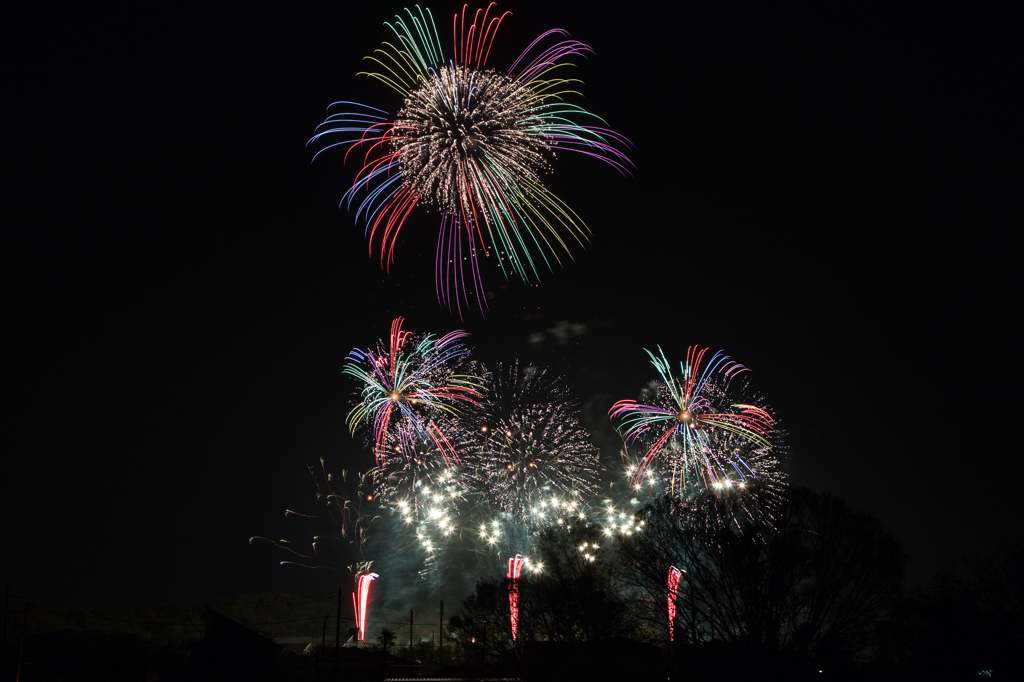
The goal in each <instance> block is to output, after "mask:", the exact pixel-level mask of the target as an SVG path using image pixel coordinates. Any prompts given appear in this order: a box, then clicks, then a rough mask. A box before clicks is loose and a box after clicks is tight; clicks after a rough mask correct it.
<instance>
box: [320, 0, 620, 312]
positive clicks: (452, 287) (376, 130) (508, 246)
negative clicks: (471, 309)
mask: <svg viewBox="0 0 1024 682" xmlns="http://www.w3.org/2000/svg"><path fill="white" fill-rule="evenodd" d="M494 6H495V3H491V4H490V5H488V6H487V8H486V9H481V10H477V11H476V12H475V14H472V15H470V14H467V12H466V8H465V7H464V8H463V12H462V15H461V17H460V16H459V15H455V17H454V22H453V41H452V46H453V51H452V55H451V56H446V54H445V49H444V48H442V45H441V39H440V37H439V35H438V32H437V27H436V25H435V23H434V19H433V16H432V15H431V13H430V11H429V10H422V9H420V8H419V7H417V8H416V10H415V11H413V10H410V9H406V10H405V16H402V15H397V16H396V17H395V21H394V23H386V24H385V25H386V26H387V27H388V28H389V29H390V30H391V32H392V33H393V34H394V36H395V38H396V39H397V42H394V43H392V42H385V43H384V44H383V45H382V47H381V48H380V49H378V50H377V51H375V52H374V54H373V55H372V56H370V57H368V58H367V59H369V60H370V61H371V62H373V63H374V66H375V68H376V70H374V71H370V72H367V73H366V74H365V75H367V76H369V77H370V78H372V79H375V80H377V81H380V82H382V83H384V84H385V85H387V86H388V87H390V88H392V89H393V90H394V91H395V92H397V93H398V94H399V95H400V96H401V98H402V101H401V105H400V106H399V107H398V113H397V114H396V115H395V116H394V117H392V116H390V115H389V114H388V112H385V111H383V110H380V109H376V108H374V107H369V106H366V105H362V104H355V103H353V102H336V103H335V104H336V105H340V106H341V107H342V108H343V110H341V111H338V112H337V113H332V114H331V115H330V116H328V118H327V120H325V121H324V122H323V123H322V124H320V126H318V127H317V130H316V133H315V134H314V136H313V138H312V139H311V140H310V143H320V142H324V143H326V144H324V146H323V148H322V149H320V150H319V151H318V152H317V154H318V155H319V154H320V153H321V152H322V151H324V150H326V149H330V148H333V147H338V146H344V147H348V150H347V152H346V154H345V157H346V159H347V158H348V155H349V154H351V153H352V152H353V151H355V152H356V155H357V156H358V157H360V158H361V159H362V162H363V168H362V169H361V170H360V171H359V173H358V174H357V175H356V178H355V181H354V182H353V185H352V187H351V188H350V189H349V190H348V191H347V192H346V193H345V197H344V199H343V203H347V205H348V206H349V208H351V207H352V204H353V202H354V201H355V200H356V197H357V195H362V196H363V198H362V200H361V201H360V202H359V205H358V208H357V209H356V220H357V222H358V221H360V220H365V221H366V229H367V232H368V233H369V236H370V249H371V252H372V250H373V248H374V244H375V243H379V244H380V257H381V265H382V266H383V265H385V264H387V265H388V266H390V264H391V263H392V262H393V260H394V249H395V242H396V240H397V239H398V235H399V232H400V230H401V228H402V225H403V224H404V223H405V220H406V218H407V217H408V216H409V214H410V213H411V212H412V211H413V210H414V209H415V208H416V206H417V205H418V204H426V205H428V206H431V207H433V208H434V209H435V210H436V211H437V212H438V213H440V231H439V234H438V241H437V254H436V266H435V278H436V282H437V295H438V300H439V301H440V302H441V303H442V305H444V306H445V307H447V308H448V309H450V310H451V309H458V311H459V313H460V314H461V313H462V308H463V306H468V305H469V304H470V296H474V297H475V302H476V306H477V307H478V308H479V309H480V312H481V314H482V313H483V310H484V306H485V305H486V302H485V297H484V296H483V295H482V294H483V291H482V287H483V283H482V278H481V272H480V262H479V261H480V259H481V258H482V257H492V258H494V259H495V260H496V261H497V263H498V265H499V266H500V268H501V270H502V272H503V273H504V275H505V276H506V277H510V276H516V277H519V278H520V279H522V280H523V281H524V282H528V283H536V282H538V281H539V277H540V273H541V272H542V271H544V270H550V269H552V267H553V265H554V264H556V263H557V264H561V262H562V259H563V258H564V257H571V253H570V246H571V245H572V244H573V243H575V244H577V245H580V246H582V245H583V244H584V243H585V242H586V241H587V239H588V234H589V230H588V228H587V227H586V225H585V224H584V222H583V221H582V220H581V219H580V218H579V216H577V215H576V214H575V213H574V212H573V211H572V209H570V208H569V207H568V206H567V205H566V204H565V203H564V202H562V201H561V200H560V199H558V198H557V197H556V196H555V195H553V194H552V193H551V192H549V191H548V190H547V189H546V188H545V186H544V184H543V182H542V175H543V174H544V173H545V172H547V171H548V170H550V162H551V161H552V160H553V159H554V158H555V152H556V150H564V151H571V152H574V153H579V154H583V155H586V156H589V157H593V158H596V159H598V160H600V161H604V162H605V163H607V164H609V165H611V166H613V167H614V168H616V169H617V170H619V171H620V172H621V173H623V174H628V173H629V170H628V167H629V166H630V165H631V163H630V161H629V159H628V158H627V157H626V155H625V153H624V152H623V151H622V150H623V149H625V148H627V147H628V146H629V143H628V141H627V140H626V139H625V138H624V137H622V136H621V135H619V134H617V133H615V132H613V131H611V130H609V129H608V128H607V127H606V124H605V122H604V121H602V120H601V119H600V118H598V117H596V116H594V115H593V114H591V113H589V112H587V111H586V110H584V109H583V108H581V107H580V106H578V105H576V104H573V103H572V102H571V99H572V98H573V97H575V96H577V95H578V94H579V93H578V91H577V88H578V87H579V81H578V80H576V79H570V78H564V77H562V75H561V74H562V73H563V71H564V69H565V68H566V67H568V66H571V64H572V61H571V60H572V59H573V58H575V57H581V56H585V55H586V54H587V53H590V52H592V50H591V48H590V47H589V46H587V45H585V44H583V43H581V42H579V41H576V40H572V39H571V38H570V37H569V34H568V33H567V32H565V31H563V30H562V29H553V30H550V31H547V32H545V33H543V34H542V35H541V36H540V37H538V38H537V39H536V40H534V41H533V42H532V43H531V44H530V45H529V46H528V47H527V48H526V50H525V51H524V52H523V53H522V54H521V55H520V56H519V58H518V59H517V60H516V61H515V62H514V63H513V64H512V66H511V67H510V68H509V69H508V70H507V71H499V70H495V69H491V68H488V67H487V59H488V56H489V55H490V52H491V46H492V44H493V42H494V37H495V34H496V33H497V30H498V28H499V26H500V25H501V23H502V22H503V21H504V20H505V19H506V18H507V17H508V16H509V15H510V14H511V13H510V12H505V13H504V14H502V15H500V16H497V15H496V14H495V15H492V11H494ZM333 106H334V105H332V107H333ZM314 158H315V156H314Z"/></svg>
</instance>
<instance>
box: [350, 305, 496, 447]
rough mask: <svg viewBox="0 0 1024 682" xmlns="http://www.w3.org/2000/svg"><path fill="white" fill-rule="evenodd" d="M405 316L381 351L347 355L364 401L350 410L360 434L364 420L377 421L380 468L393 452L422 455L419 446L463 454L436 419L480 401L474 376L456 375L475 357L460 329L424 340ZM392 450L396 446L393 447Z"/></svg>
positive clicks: (353, 425) (352, 423)
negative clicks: (461, 405)
mask: <svg viewBox="0 0 1024 682" xmlns="http://www.w3.org/2000/svg"><path fill="white" fill-rule="evenodd" d="M403 321H404V319H403V318H401V317H399V318H396V319H395V320H394V322H392V324H391V337H390V340H389V343H388V344H387V345H386V346H385V345H384V344H378V346H377V349H376V350H372V349H370V350H360V349H358V348H356V349H353V350H352V352H351V353H349V355H348V357H347V358H346V363H345V368H344V369H343V370H342V372H343V373H344V374H348V375H349V376H352V377H355V378H356V379H357V380H358V381H359V382H360V383H361V384H362V386H363V388H362V390H361V392H360V398H361V401H360V402H359V404H357V405H356V406H355V407H354V408H353V409H352V411H351V412H349V414H348V418H347V423H348V426H349V429H350V430H351V431H352V433H353V434H354V433H355V431H356V430H357V429H358V428H359V426H360V425H361V424H363V423H367V424H368V423H371V422H372V424H373V439H374V454H375V455H376V458H377V466H378V467H381V466H384V465H385V463H386V460H387V458H388V456H389V452H390V453H393V454H399V455H401V456H403V457H404V459H405V460H407V461H408V460H409V459H410V458H415V457H416V456H417V447H418V446H417V444H418V443H429V444H432V445H433V446H434V448H435V451H436V452H438V453H440V455H441V456H442V457H443V458H444V459H445V460H446V463H448V462H449V459H448V458H452V459H453V460H454V461H456V462H457V461H458V458H459V457H458V454H457V453H456V452H455V450H454V449H453V448H452V447H451V445H450V443H449V442H448V439H447V437H446V436H445V434H444V432H443V431H442V430H441V428H440V427H439V426H438V425H437V423H436V422H435V421H434V418H436V417H438V416H441V415H448V416H453V415H455V414H457V413H458V410H457V408H456V406H457V405H458V404H459V403H468V404H476V400H475V399H476V398H478V397H479V396H480V393H479V391H478V388H477V382H476V380H475V378H474V377H472V376H467V375H461V374H456V373H455V367H457V366H458V363H459V362H460V361H461V360H463V359H464V358H466V356H468V355H469V351H468V350H467V349H466V347H465V346H464V345H463V344H462V342H461V341H460V339H462V338H464V337H466V336H468V334H466V332H462V331H456V332H452V333H450V334H447V335H445V336H442V337H441V338H437V337H435V336H434V335H433V334H427V335H426V336H423V337H422V338H420V339H419V340H414V339H412V338H411V336H412V333H411V332H408V331H405V330H403V329H402V322H403ZM389 448H390V450H389Z"/></svg>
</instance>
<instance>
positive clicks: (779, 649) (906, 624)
mask: <svg viewBox="0 0 1024 682" xmlns="http://www.w3.org/2000/svg"><path fill="white" fill-rule="evenodd" d="M641 518H642V520H643V521H644V530H643V532H642V533H638V534H634V535H632V536H629V537H625V538H618V539H616V541H615V543H614V544H612V543H608V545H607V546H604V544H603V538H601V537H600V536H598V535H597V533H596V531H595V530H594V529H587V530H584V531H582V532H579V533H572V534H568V533H564V532H558V533H550V534H547V535H545V536H543V538H542V542H541V543H540V554H541V559H542V560H543V562H544V566H545V568H544V571H543V572H541V573H539V574H536V575H534V574H530V575H524V576H523V577H522V578H521V579H520V587H519V603H520V620H519V628H518V629H519V632H518V641H517V642H516V645H515V646H512V645H511V644H510V642H511V630H510V628H511V625H510V619H509V617H508V613H509V601H508V586H507V585H506V584H505V583H504V581H496V580H491V581H482V582H480V583H479V584H478V585H477V588H476V590H475V592H474V593H473V594H472V595H470V597H469V598H467V599H466V600H465V604H464V609H463V612H462V613H461V614H460V615H459V616H458V617H456V618H454V619H452V622H451V626H450V627H451V631H452V635H453V637H454V641H455V643H456V648H457V650H458V651H459V657H460V658H461V659H462V660H465V661H467V662H469V664H470V665H471V666H472V667H474V668H476V669H478V672H486V673H489V674H516V675H521V676H523V677H524V678H532V679H565V678H567V677H575V676H584V675H585V676H588V677H591V678H595V679H616V678H618V679H651V680H654V679H661V680H663V679H666V678H670V679H700V678H702V677H704V676H720V675H722V674H725V675H737V674H743V675H749V676H753V677H752V679H779V680H790V679H805V678H811V679H865V680H866V679H949V680H968V679H970V680H977V679H1010V678H1012V679H1020V677H1019V676H1020V673H1021V665H1020V663H1019V662H1018V661H1017V660H1016V652H1018V651H1020V650H1021V646H1022V645H1024V641H1022V633H1024V608H1022V599H1021V594H1022V590H1024V588H1022V585H1024V552H1022V550H1021V548H1020V546H1019V545H1018V546H1014V547H1011V548H1009V549H1007V550H1005V551H1004V552H1002V553H1001V554H1000V555H998V556H996V557H990V558H988V559H985V560H982V559H972V560H969V561H965V562H964V563H963V565H961V566H958V567H956V568H954V569H952V570H949V571H947V572H945V573H943V574H941V575H939V576H937V577H936V578H935V579H934V580H933V581H932V583H931V584H930V586H929V587H928V588H926V589H922V590H917V591H915V592H912V593H909V594H908V593H906V592H905V591H904V589H903V578H904V567H905V564H906V561H907V557H906V554H905V553H904V551H903V549H902V547H901V546H900V544H899V543H898V542H897V541H896V540H895V539H894V538H893V536H892V535H891V534H890V533H888V532H887V531H886V530H885V529H884V528H883V527H882V526H881V524H880V523H879V522H878V521H877V520H875V519H874V518H872V517H870V516H868V515H866V514H862V513H857V512H854V511H853V510H851V509H850V508H849V507H848V506H847V505H846V503H844V502H843V501H841V500H838V499H836V498H833V497H830V496H827V495H822V494H817V493H813V492H811V491H809V490H806V489H802V488H794V489H792V490H791V491H790V494H789V497H788V499H787V501H786V503H785V505H784V506H783V508H782V509H781V510H780V511H779V513H778V514H777V515H776V517H775V518H774V519H772V520H770V521H766V522H764V523H751V524H747V525H745V526H743V527H742V528H737V527H731V528H730V527H719V526H711V527H709V526H708V525H707V524H696V523H692V522H686V521H685V520H684V519H686V518H687V516H686V513H685V511H684V510H681V509H678V508H677V507H676V503H675V502H673V501H672V500H665V501H662V502H658V503H654V504H652V505H650V506H648V507H647V508H645V509H643V510H642V511H641ZM595 545H596V546H597V547H599V548H600V549H598V550H597V551H596V552H595V550H594V546H595ZM587 554H590V555H594V554H596V555H598V556H599V557H600V559H599V560H597V561H589V560H587V559H585V558H584V557H585V555H587ZM672 567H675V568H677V569H679V571H680V573H679V576H680V577H679V581H678V586H677V589H676V594H675V600H674V604H675V617H674V620H673V623H672V631H673V632H672V635H673V636H672V639H671V641H670V638H669V637H670V636H669V617H668V612H669V608H668V605H669V599H670V591H669V586H668V575H669V571H670V569H671V568H672ZM643 645H647V648H644V646H643Z"/></svg>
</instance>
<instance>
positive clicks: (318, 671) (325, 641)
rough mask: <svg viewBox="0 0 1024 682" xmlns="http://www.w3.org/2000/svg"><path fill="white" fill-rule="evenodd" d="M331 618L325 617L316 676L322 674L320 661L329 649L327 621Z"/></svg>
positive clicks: (321, 631) (317, 654)
mask: <svg viewBox="0 0 1024 682" xmlns="http://www.w3.org/2000/svg"><path fill="white" fill-rule="evenodd" d="M328 618H330V616H324V626H323V629H322V630H320V649H319V650H318V651H317V652H316V674H317V675H319V674H320V661H321V659H322V658H323V653H324V649H325V648H326V647H327V619H328Z"/></svg>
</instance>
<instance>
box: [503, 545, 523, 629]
mask: <svg viewBox="0 0 1024 682" xmlns="http://www.w3.org/2000/svg"><path fill="white" fill-rule="evenodd" d="M522 569H523V557H521V556H519V555H518V554H516V555H515V556H514V557H512V558H511V559H509V560H508V574H507V577H508V611H509V617H510V618H511V619H512V641H513V642H514V641H516V639H517V638H518V637H519V573H520V572H521V571H522Z"/></svg>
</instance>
